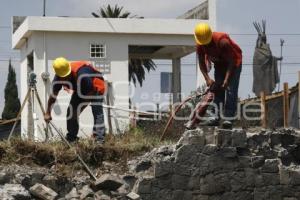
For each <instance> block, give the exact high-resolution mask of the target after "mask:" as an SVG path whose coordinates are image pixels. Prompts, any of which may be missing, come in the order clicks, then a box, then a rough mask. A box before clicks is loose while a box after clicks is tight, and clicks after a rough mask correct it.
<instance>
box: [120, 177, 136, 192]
mask: <svg viewBox="0 0 300 200" xmlns="http://www.w3.org/2000/svg"><path fill="white" fill-rule="evenodd" d="M122 179H123V181H124V182H125V183H126V184H127V185H128V187H129V189H130V190H132V189H133V186H134V184H135V182H136V181H137V177H135V176H134V175H130V174H127V175H124V176H122Z"/></svg>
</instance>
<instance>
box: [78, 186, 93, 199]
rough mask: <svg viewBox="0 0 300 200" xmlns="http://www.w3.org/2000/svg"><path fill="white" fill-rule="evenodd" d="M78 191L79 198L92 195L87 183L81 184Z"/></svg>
mask: <svg viewBox="0 0 300 200" xmlns="http://www.w3.org/2000/svg"><path fill="white" fill-rule="evenodd" d="M78 193H79V195H80V199H85V198H87V197H93V196H94V192H93V190H92V189H91V188H90V186H88V185H85V186H83V187H82V188H81V189H80V190H78Z"/></svg>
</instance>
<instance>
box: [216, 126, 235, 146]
mask: <svg viewBox="0 0 300 200" xmlns="http://www.w3.org/2000/svg"><path fill="white" fill-rule="evenodd" d="M231 143H232V131H230V130H226V129H217V130H216V144H217V146H218V147H228V146H231Z"/></svg>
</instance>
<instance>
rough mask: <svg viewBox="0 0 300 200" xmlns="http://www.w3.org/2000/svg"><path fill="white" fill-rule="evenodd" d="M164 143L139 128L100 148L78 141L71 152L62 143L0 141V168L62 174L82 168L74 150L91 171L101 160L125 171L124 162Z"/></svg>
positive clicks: (111, 140)
mask: <svg viewBox="0 0 300 200" xmlns="http://www.w3.org/2000/svg"><path fill="white" fill-rule="evenodd" d="M166 143H170V141H167V142H166V141H165V142H163V143H161V142H159V137H158V135H149V134H147V135H145V134H144V133H143V131H141V130H140V129H131V130H130V131H128V132H126V133H124V134H122V135H118V136H114V135H108V136H107V137H106V143H105V145H103V146H101V145H97V144H95V143H94V142H93V141H92V140H90V139H81V140H80V141H79V142H78V143H76V144H74V145H73V148H72V149H69V148H68V147H67V146H66V145H65V144H64V143H63V142H62V141H55V142H48V143H42V142H33V141H28V140H27V141H24V140H21V139H20V138H13V139H12V140H11V142H10V143H9V142H7V141H1V142H0V162H1V164H2V165H9V164H13V163H14V164H19V165H21V164H26V165H30V166H31V165H32V166H34V165H37V166H43V167H48V168H50V167H53V166H54V167H55V169H56V170H57V171H59V172H60V173H63V174H64V173H68V171H69V170H70V169H71V170H76V169H82V168H81V165H80V163H79V162H78V161H77V157H76V154H75V153H74V150H76V151H77V152H78V153H79V154H80V155H81V156H82V157H83V159H84V160H85V162H87V164H88V165H90V166H91V167H92V168H101V166H102V162H103V161H111V162H114V163H118V165H119V166H122V167H123V168H124V169H125V168H126V162H127V160H128V159H132V158H133V157H135V156H138V155H141V154H143V153H145V152H147V151H149V150H151V149H152V148H154V147H157V146H159V145H162V144H166Z"/></svg>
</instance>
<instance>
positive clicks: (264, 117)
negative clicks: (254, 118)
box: [260, 91, 267, 128]
mask: <svg viewBox="0 0 300 200" xmlns="http://www.w3.org/2000/svg"><path fill="white" fill-rule="evenodd" d="M260 107H261V126H262V127H263V128H267V106H266V94H265V92H264V91H261V92H260Z"/></svg>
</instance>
